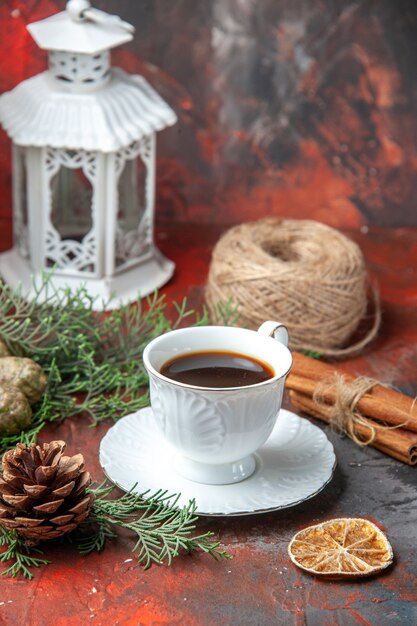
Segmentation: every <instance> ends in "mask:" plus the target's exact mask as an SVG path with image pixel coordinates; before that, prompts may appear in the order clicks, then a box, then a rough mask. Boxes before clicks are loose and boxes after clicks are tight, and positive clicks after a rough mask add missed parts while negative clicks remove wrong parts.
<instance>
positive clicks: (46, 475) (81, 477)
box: [0, 441, 94, 544]
mask: <svg viewBox="0 0 417 626" xmlns="http://www.w3.org/2000/svg"><path fill="white" fill-rule="evenodd" d="M65 446H66V444H65V442H64V441H51V442H50V443H44V444H43V446H42V447H41V446H39V445H36V444H34V443H32V444H31V445H30V446H27V445H25V444H23V443H18V444H17V446H16V448H14V449H13V450H9V451H8V452H6V453H5V454H4V456H3V475H2V477H1V478H0V525H1V526H4V527H5V528H7V529H8V530H15V531H16V532H17V533H18V534H19V535H20V536H22V537H24V538H25V539H27V540H28V542H30V543H31V544H36V543H38V542H39V541H46V540H48V539H55V538H56V537H59V536H61V535H63V534H65V533H68V532H70V531H72V530H74V528H76V527H77V526H78V524H80V522H82V521H83V520H84V519H85V518H86V517H87V515H88V514H89V511H90V507H91V504H92V502H93V500H94V495H93V494H92V493H86V489H87V487H88V485H89V484H90V482H91V478H90V474H89V473H88V472H87V471H85V470H84V469H83V467H84V458H83V456H82V454H76V455H75V456H63V451H64V449H65Z"/></svg>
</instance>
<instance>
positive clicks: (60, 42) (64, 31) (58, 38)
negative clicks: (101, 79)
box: [27, 0, 135, 54]
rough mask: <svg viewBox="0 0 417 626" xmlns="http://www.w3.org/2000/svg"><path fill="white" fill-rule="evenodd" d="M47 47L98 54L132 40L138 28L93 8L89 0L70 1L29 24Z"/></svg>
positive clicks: (38, 41) (31, 29)
mask: <svg viewBox="0 0 417 626" xmlns="http://www.w3.org/2000/svg"><path fill="white" fill-rule="evenodd" d="M27 29H28V31H29V32H30V34H31V35H32V37H33V38H34V40H35V41H36V43H37V45H38V46H39V47H40V48H42V49H43V50H63V51H68V52H76V53H80V54H96V53H98V52H102V51H103V50H109V49H111V48H114V47H115V46H120V45H121V44H123V43H126V42H128V41H131V39H132V38H133V33H134V30H135V29H134V27H133V26H132V25H131V24H128V23H127V22H124V21H123V20H121V19H120V18H119V17H118V16H116V15H110V14H109V13H106V12H105V11H100V10H99V9H95V8H93V7H91V5H90V3H89V2H88V0H69V2H68V3H67V6H66V9H65V11H61V12H60V13H56V14H55V15H52V16H51V17H47V18H46V19H44V20H41V21H39V22H32V24H28V26H27Z"/></svg>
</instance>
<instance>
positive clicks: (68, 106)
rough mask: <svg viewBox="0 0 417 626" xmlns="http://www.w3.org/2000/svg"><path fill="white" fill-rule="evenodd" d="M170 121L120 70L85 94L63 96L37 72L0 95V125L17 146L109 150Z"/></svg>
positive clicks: (150, 94)
mask: <svg viewBox="0 0 417 626" xmlns="http://www.w3.org/2000/svg"><path fill="white" fill-rule="evenodd" d="M176 121H177V116H176V114H175V112H174V111H173V110H172V109H171V107H170V106H169V105H168V104H167V103H166V102H165V101H164V100H163V99H162V98H161V97H160V96H159V94H158V93H157V92H156V91H155V90H154V89H153V88H152V87H151V85H150V84H149V83H148V82H147V81H146V80H145V78H143V76H137V75H131V74H128V73H126V72H124V71H123V70H122V69H120V68H112V72H111V78H110V80H109V82H108V83H107V84H106V85H105V86H104V87H102V88H101V89H99V90H97V91H94V92H91V93H71V92H68V91H67V90H65V89H64V88H62V87H60V86H59V84H58V83H57V81H54V80H51V76H50V75H49V72H43V73H42V74H38V75H37V76H34V77H33V78H29V79H28V80H25V81H23V82H22V83H20V84H19V85H17V87H15V88H14V89H13V90H12V91H9V92H7V93H5V94H3V95H2V96H1V97H0V122H1V123H2V125H3V127H4V129H5V130H6V132H7V133H8V135H9V136H10V137H11V139H12V140H13V142H14V143H16V144H18V145H23V146H38V147H40V146H51V147H54V148H68V149H84V150H99V151H102V152H113V151H117V150H120V149H121V148H124V147H127V146H128V145H130V144H131V143H132V142H134V141H138V140H140V139H141V138H142V137H144V136H146V135H150V134H152V133H154V132H156V131H159V130H162V129H163V128H166V127H167V126H171V125H173V124H175V122H176Z"/></svg>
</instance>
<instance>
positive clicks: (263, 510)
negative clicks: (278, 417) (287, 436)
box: [99, 406, 337, 518]
mask: <svg viewBox="0 0 417 626" xmlns="http://www.w3.org/2000/svg"><path fill="white" fill-rule="evenodd" d="M148 409H150V410H152V407H151V406H146V407H142V408H141V409H139V410H138V411H134V412H132V413H129V414H127V415H124V416H123V417H121V418H120V419H118V420H117V422H116V423H115V424H114V425H113V426H111V428H109V430H108V431H107V433H105V435H104V436H103V437H102V439H101V441H100V446H99V463H100V467H101V469H102V471H103V472H104V475H105V476H106V478H107V479H108V480H109V481H110V482H111V483H113V484H114V485H115V486H116V487H118V488H119V489H120V490H121V491H124V492H125V493H128V492H129V491H130V490H133V489H135V487H136V485H137V483H133V485H132V487H131V488H130V489H126V487H123V486H122V485H121V484H120V483H119V482H118V481H117V480H114V479H113V478H110V476H109V474H108V472H107V471H106V469H105V468H104V466H103V464H102V462H101V445H102V441H103V440H104V438H105V437H107V435H108V433H109V432H110V430H112V429H113V428H114V427H115V426H117V424H118V423H119V422H120V421H121V420H123V419H125V418H128V417H130V416H132V415H136V414H137V413H141V412H142V411H145V410H148ZM281 410H282V411H285V412H286V413H290V414H292V415H295V416H296V417H297V418H298V419H300V420H305V421H307V422H308V423H310V424H311V425H312V426H314V427H315V428H318V430H320V431H321V432H322V433H323V434H324V435H325V437H326V439H327V442H328V444H329V445H330V446H331V449H332V452H333V456H334V462H333V466H332V468H331V471H330V474H329V477H328V479H327V480H326V481H325V482H324V483H323V484H322V485H321V486H320V488H319V489H317V490H316V491H314V492H313V493H311V494H309V495H308V496H305V497H304V498H301V499H299V500H296V501H294V502H291V503H289V504H281V505H277V506H270V507H267V508H259V509H251V510H249V511H243V510H242V511H231V512H228V513H224V512H221V511H219V512H212V513H207V512H204V511H198V510H196V511H194V515H197V516H199V517H213V518H225V517H246V516H250V515H265V514H267V513H274V512H275V511H282V510H285V509H291V508H293V507H294V506H299V505H300V504H303V503H304V502H307V501H308V500H311V499H312V498H314V497H315V496H317V495H318V494H319V493H320V492H321V491H323V489H325V488H326V487H327V485H328V484H329V483H330V482H331V481H332V479H333V476H334V473H335V470H336V467H337V458H336V453H335V450H334V445H333V444H332V442H331V441H330V439H329V438H328V437H327V435H326V433H324V432H323V431H322V430H321V429H320V428H319V427H318V426H317V425H316V424H313V423H312V422H310V420H308V419H306V418H305V417H302V416H301V415H298V414H297V413H295V412H294V411H291V410H289V409H281ZM271 434H272V433H271ZM265 443H266V442H265ZM264 445H265V444H264ZM254 456H255V457H256V459H257V460H258V458H259V456H258V453H257V452H255V453H254ZM181 478H183V477H181ZM249 479H250V476H249V477H248V480H249ZM190 482H192V481H190ZM196 484H197V485H198V484H199V483H196ZM238 484H240V483H236V485H238ZM210 486H212V487H219V486H221V485H210ZM228 487H233V483H231V484H230V485H228ZM160 490H161V491H163V492H165V491H167V490H165V489H164V488H163V487H161V488H160ZM149 491H151V489H150V488H149V489H145V490H144V491H141V492H136V491H135V493H138V494H139V495H145V494H146V493H148V492H149ZM152 492H153V493H156V492H155V491H152ZM167 493H169V492H168V491H167ZM179 494H181V492H180V490H179V491H178V492H174V493H172V494H169V495H168V496H167V497H168V499H169V500H174V499H175V498H176V497H177V496H178V495H179ZM189 500H190V501H191V500H194V501H195V502H197V496H194V497H193V498H190V499H189ZM184 506H186V505H181V506H179V508H183V507H184ZM197 506H198V502H197Z"/></svg>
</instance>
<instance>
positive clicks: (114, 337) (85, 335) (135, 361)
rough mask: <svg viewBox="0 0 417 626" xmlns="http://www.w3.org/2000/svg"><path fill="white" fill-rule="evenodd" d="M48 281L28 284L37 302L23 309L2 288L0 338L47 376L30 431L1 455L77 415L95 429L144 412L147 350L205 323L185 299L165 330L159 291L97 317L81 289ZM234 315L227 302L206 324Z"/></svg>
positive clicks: (3, 444)
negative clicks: (166, 336)
mask: <svg viewBox="0 0 417 626" xmlns="http://www.w3.org/2000/svg"><path fill="white" fill-rule="evenodd" d="M51 276H52V274H44V276H43V280H42V282H41V284H40V285H38V286H36V285H33V291H34V294H35V295H34V297H33V299H32V300H31V301H29V302H28V301H26V300H25V299H24V298H23V297H22V292H21V291H20V290H19V289H16V290H14V289H13V288H12V287H10V286H9V285H6V284H3V285H2V287H1V289H0V338H1V339H2V340H3V341H4V342H5V344H6V345H7V347H8V348H9V349H10V351H11V352H12V354H15V355H17V356H27V357H29V358H31V359H33V360H34V361H36V362H37V363H39V365H41V366H42V367H43V369H44V370H45V373H46V375H47V377H48V387H47V390H46V392H45V394H44V396H43V398H42V400H41V402H39V403H38V404H37V405H35V406H34V407H33V417H32V423H31V426H30V428H29V429H28V430H27V431H25V432H23V433H20V434H18V435H13V436H6V437H0V454H1V453H2V452H4V451H5V450H7V449H9V448H11V447H13V446H15V445H16V444H17V443H18V442H20V441H22V442H27V441H35V440H36V436H37V434H38V433H39V431H40V430H41V429H42V428H43V426H44V425H45V424H46V423H47V422H50V421H55V420H63V419H65V418H67V417H71V416H74V415H77V414H80V413H82V414H85V415H88V416H89V417H90V419H91V422H92V424H93V425H96V424H97V423H99V422H101V421H102V420H104V419H107V418H109V417H111V418H112V419H117V418H118V417H120V416H122V415H125V414H126V413H130V412H133V411H136V410H138V409H140V408H142V407H143V406H145V405H146V404H148V390H147V385H148V377H147V374H146V372H145V369H144V367H143V364H142V353H143V349H144V347H145V346H146V344H147V343H149V341H151V339H153V338H154V337H156V336H158V335H160V334H162V333H164V332H166V331H168V330H170V329H173V328H178V327H179V326H180V325H181V324H184V322H187V323H189V324H196V325H205V324H207V323H209V322H210V319H209V314H208V311H207V310H206V309H205V308H203V311H202V313H199V312H196V311H194V310H189V309H188V308H187V301H186V299H184V300H182V302H181V303H179V304H176V303H174V308H175V310H176V319H175V320H174V321H173V322H172V323H171V322H170V321H169V319H168V317H167V315H166V307H167V304H166V301H165V298H164V296H162V295H160V294H158V293H157V292H155V293H154V294H153V295H152V296H150V297H148V298H147V299H145V300H141V299H140V298H139V297H138V299H137V301H136V302H134V303H133V304H129V305H124V306H121V307H120V308H116V309H113V310H111V311H109V312H108V313H107V314H106V315H101V314H99V313H96V312H95V311H94V303H95V299H94V298H92V297H91V296H89V295H88V293H87V291H86V290H85V288H84V287H80V288H78V289H76V290H74V291H71V290H70V289H62V288H55V287H54V286H53V285H52V283H51ZM236 316H237V310H236V308H235V307H233V305H232V303H231V302H227V303H223V304H221V305H219V307H218V311H217V312H215V314H214V316H212V319H211V321H212V322H213V323H223V324H231V323H234V322H235V321H236Z"/></svg>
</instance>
